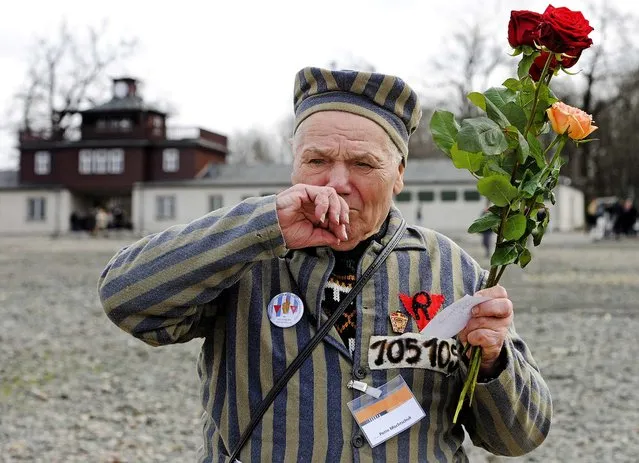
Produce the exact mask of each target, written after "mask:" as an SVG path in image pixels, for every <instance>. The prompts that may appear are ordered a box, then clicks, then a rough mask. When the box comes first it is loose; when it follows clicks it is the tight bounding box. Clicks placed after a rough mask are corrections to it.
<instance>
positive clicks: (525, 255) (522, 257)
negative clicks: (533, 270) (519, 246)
mask: <svg viewBox="0 0 639 463" xmlns="http://www.w3.org/2000/svg"><path fill="white" fill-rule="evenodd" d="M531 260H532V254H531V253H530V251H529V250H528V249H524V250H523V251H522V252H521V254H519V265H520V266H521V268H524V267H525V266H526V265H528V264H529V263H530V261H531Z"/></svg>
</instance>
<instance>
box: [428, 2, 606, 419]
mask: <svg viewBox="0 0 639 463" xmlns="http://www.w3.org/2000/svg"><path fill="white" fill-rule="evenodd" d="M592 30H593V28H592V27H591V26H590V25H589V23H588V21H587V20H586V19H585V18H584V16H583V14H582V13H581V12H579V11H571V10H569V9H568V8H565V7H561V8H555V7H553V6H552V5H549V6H548V8H546V11H544V13H543V14H540V13H535V12H533V11H527V10H523V11H512V12H511V15H510V22H509V24H508V42H509V43H510V45H511V47H512V48H513V49H514V53H513V56H520V57H521V59H520V62H519V65H518V68H517V78H509V79H507V80H506V81H505V82H504V83H503V84H502V86H501V87H493V88H489V89H488V90H486V91H485V92H483V93H479V92H472V93H470V94H469V95H468V98H469V99H470V101H471V102H472V103H473V104H474V105H475V106H477V107H478V108H479V110H480V112H481V114H482V115H481V116H479V117H472V118H468V119H464V120H462V121H461V123H459V122H457V121H456V120H455V117H454V115H453V114H452V113H450V112H447V111H436V112H435V113H434V114H433V117H432V119H431V121H430V129H431V132H432V135H433V140H434V142H435V144H436V145H437V146H438V147H439V148H440V149H442V150H443V151H444V152H445V153H446V154H447V155H448V156H449V157H450V158H451V160H452V162H453V164H454V165H455V167H457V168H460V169H467V170H469V171H470V173H471V174H472V175H473V176H475V177H476V178H477V189H478V191H479V193H480V194H481V195H483V196H485V197H486V198H487V199H488V200H489V201H490V202H491V203H492V207H490V208H489V209H488V213H487V214H484V215H483V216H482V217H480V218H479V219H477V220H475V222H474V223H473V224H472V225H471V226H470V228H469V229H468V231H469V232H470V233H481V232H486V231H488V230H492V231H493V232H495V233H496V234H497V238H496V244H495V250H494V252H493V254H492V256H491V260H490V265H491V268H490V274H489V277H488V282H487V286H488V287H490V286H494V285H496V284H497V283H498V282H499V279H500V278H501V276H502V275H503V273H504V270H505V269H506V267H507V266H508V265H510V264H519V265H520V266H521V267H522V268H523V267H525V266H526V265H527V264H528V263H529V262H530V260H531V258H532V256H531V253H530V251H529V249H528V247H527V246H528V242H529V238H530V237H531V236H532V242H533V244H534V245H535V246H538V245H539V244H540V243H541V240H542V237H543V235H544V232H545V231H546V228H547V226H548V222H549V220H550V214H549V211H548V207H547V205H546V204H547V201H550V202H551V203H552V204H554V203H555V195H554V192H553V190H554V188H555V187H556V186H557V183H558V180H559V171H560V169H561V166H562V164H563V163H564V160H563V159H562V157H561V156H560V154H561V151H562V149H563V148H564V146H565V144H566V142H568V141H569V140H572V141H573V142H575V143H577V144H579V143H583V142H585V141H587V140H584V139H585V137H587V136H588V135H590V134H591V133H592V132H593V131H594V130H596V129H597V127H595V126H594V125H593V121H592V117H591V116H590V115H588V114H586V113H585V112H583V111H582V110H580V109H578V108H574V107H571V106H568V105H566V104H564V103H563V102H561V101H559V100H558V99H557V97H556V96H555V95H554V94H553V92H552V91H551V89H550V86H549V84H550V80H551V79H552V77H553V76H555V75H557V74H558V73H559V72H560V71H562V70H564V72H567V71H565V69H567V68H570V67H572V66H574V65H575V64H576V63H577V61H578V60H579V58H580V56H581V53H582V51H583V50H585V49H587V48H588V47H590V46H591V45H592V40H591V39H590V38H589V37H588V35H589V34H590V32H591V31H592ZM553 132H554V136H553ZM480 363H481V349H480V348H475V347H473V348H472V349H471V352H470V364H469V372H468V377H467V379H466V381H465V383H464V387H463V390H462V393H461V396H460V398H459V402H458V405H457V410H456V412H455V417H454V420H453V421H454V422H456V420H457V415H458V414H459V411H460V410H461V407H462V406H463V403H464V400H465V398H466V397H469V402H470V403H472V398H473V392H474V389H475V384H476V382H477V374H478V372H479V366H480Z"/></svg>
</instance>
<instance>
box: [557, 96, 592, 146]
mask: <svg viewBox="0 0 639 463" xmlns="http://www.w3.org/2000/svg"><path fill="white" fill-rule="evenodd" d="M546 113H547V114H548V119H550V125H551V126H552V129H553V130H554V131H555V132H557V133H558V134H560V135H561V134H564V133H567V134H568V136H569V137H570V138H572V139H573V140H581V139H583V138H586V137H587V136H588V135H590V134H591V133H592V132H594V131H595V130H597V127H596V126H594V125H592V122H593V121H592V116H591V115H590V114H588V113H586V112H584V111H582V110H581V109H579V108H574V107H572V106H568V105H567V104H566V103H562V102H561V101H558V102H556V103H553V105H552V106H551V107H550V108H548V109H547V110H546Z"/></svg>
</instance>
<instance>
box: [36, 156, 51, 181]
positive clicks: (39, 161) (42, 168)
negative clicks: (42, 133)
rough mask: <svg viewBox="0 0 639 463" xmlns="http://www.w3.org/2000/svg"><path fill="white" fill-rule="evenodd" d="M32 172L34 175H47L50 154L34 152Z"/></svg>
mask: <svg viewBox="0 0 639 463" xmlns="http://www.w3.org/2000/svg"><path fill="white" fill-rule="evenodd" d="M33 171H34V172H35V174H36V175H48V174H50V173H51V153H49V152H48V151H36V153H35V161H34V165H33Z"/></svg>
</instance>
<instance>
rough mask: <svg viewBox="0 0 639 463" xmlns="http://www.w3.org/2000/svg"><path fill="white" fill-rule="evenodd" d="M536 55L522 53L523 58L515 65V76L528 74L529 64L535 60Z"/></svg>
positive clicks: (521, 77) (521, 76)
mask: <svg viewBox="0 0 639 463" xmlns="http://www.w3.org/2000/svg"><path fill="white" fill-rule="evenodd" d="M524 53H525V52H524ZM536 57H537V54H536V53H531V54H524V56H523V58H522V59H521V61H520V62H519V65H518V66H517V76H519V78H520V79H523V78H524V77H526V76H527V75H528V71H530V66H531V65H532V63H533V61H535V58H536Z"/></svg>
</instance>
